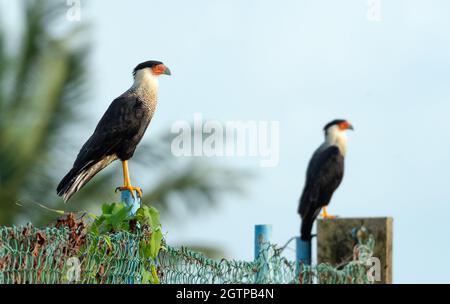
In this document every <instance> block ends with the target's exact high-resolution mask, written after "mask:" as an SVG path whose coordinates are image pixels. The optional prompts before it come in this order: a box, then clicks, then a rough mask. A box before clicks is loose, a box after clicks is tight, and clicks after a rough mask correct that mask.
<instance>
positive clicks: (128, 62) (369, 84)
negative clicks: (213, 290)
mask: <svg viewBox="0 0 450 304" xmlns="http://www.w3.org/2000/svg"><path fill="white" fill-rule="evenodd" d="M449 12H450V3H449V2H448V1H424V0H423V1H412V0H403V1H401V0H389V1H387V0H381V14H382V21H381V22H369V21H368V20H367V18H366V14H367V5H366V1H363V0H359V1H356V0H355V1H331V0H329V1H318V0H314V1H312V0H310V1H305V0H303V1H284V3H283V4H281V3H279V2H276V1H261V0H253V1H206V0H204V1H200V0H198V1H129V2H128V4H127V5H126V6H125V5H121V4H115V3H111V2H108V3H106V1H99V0H97V1H92V4H91V5H90V8H89V11H88V12H86V14H85V15H84V16H83V21H90V22H93V24H94V28H95V39H96V45H95V46H96V47H95V56H94V57H93V60H92V61H93V63H94V64H95V68H96V71H95V77H96V81H97V82H98V83H99V87H98V91H97V98H98V99H96V100H95V104H96V105H97V106H98V115H97V116H98V117H100V115H101V111H102V110H103V109H104V108H105V107H106V106H107V104H108V103H109V102H110V100H111V99H112V98H113V97H115V96H117V95H118V94H120V93H121V92H122V91H123V89H124V88H126V87H127V86H128V85H129V84H130V68H132V67H133V66H134V65H135V64H136V63H137V62H140V61H143V60H146V59H153V58H156V59H161V60H162V61H164V62H165V63H166V64H167V65H168V66H169V67H170V68H171V70H172V72H173V77H171V78H170V79H169V78H167V79H163V80H161V83H160V104H159V107H158V112H157V114H156V117H155V118H156V119H155V120H154V121H153V123H152V126H151V132H153V131H155V130H163V129H164V128H168V127H170V125H171V123H172V122H173V121H174V120H179V119H181V120H191V119H192V117H193V113H194V112H201V113H202V114H203V116H204V117H207V118H211V119H218V120H223V121H225V120H278V121H280V128H281V129H280V133H281V134H280V135H281V138H280V163H279V166H278V167H276V168H271V169H267V168H265V169H262V168H259V166H258V162H257V161H255V160H242V159H237V158H235V159H233V158H228V159H226V160H225V162H227V163H229V164H230V165H237V166H245V167H247V168H251V169H252V170H254V171H255V172H257V173H258V178H257V179H255V180H254V181H252V182H251V183H249V189H248V196H247V197H244V198H229V199H228V200H225V201H224V202H223V204H222V205H221V207H220V208H218V209H214V210H210V211H207V212H205V213H202V214H201V215H199V216H197V217H194V219H193V220H191V221H188V222H186V223H184V224H183V225H179V224H175V223H170V222H169V223H167V224H166V229H167V230H168V240H169V242H174V243H192V242H194V243H200V242H204V241H207V242H209V243H212V244H216V245H219V246H221V247H222V248H224V249H225V250H226V251H227V252H228V254H229V255H230V256H231V257H234V258H240V259H251V258H252V253H253V248H252V241H253V225H254V224H258V223H271V224H272V225H273V229H274V231H273V233H274V240H275V241H276V242H278V243H280V244H281V243H284V242H285V241H286V240H287V239H288V238H289V237H291V236H292V235H295V234H296V233H297V231H298V226H299V218H298V216H297V214H296V207H297V200H298V197H299V195H300V192H301V189H302V186H303V182H304V171H305V169H306V165H307V162H308V160H309V157H310V156H311V153H312V152H313V150H314V149H315V148H316V147H317V146H318V145H319V144H320V143H321V141H322V132H321V128H322V127H323V125H324V124H325V123H326V122H328V121H329V120H331V119H333V118H336V117H344V118H347V119H349V120H350V121H351V122H352V123H353V124H354V125H355V128H356V132H354V133H352V134H350V136H349V137H350V138H349V151H348V157H347V163H346V169H347V170H346V176H345V179H344V182H343V184H342V186H341V187H340V188H339V190H338V191H337V192H336V195H335V197H334V199H333V201H332V204H331V207H330V211H332V212H334V213H336V214H339V215H341V216H349V217H352V216H392V217H394V280H395V281H396V282H449V281H450V263H449V261H448V256H450V246H449V244H448V233H449V232H450V223H449V220H448V217H449V216H450V204H449V203H450V194H449V191H448V187H449V181H450V176H449V173H448V172H449V169H450V166H449V164H450V141H449V140H448V139H449V132H450V127H449V125H448V123H449V122H448V114H449V113H450V106H449V100H450V86H449V80H450V77H449V68H450V59H449V58H450V56H449V55H448V54H450V31H449V28H450V19H449V18H448V14H449ZM147 140H151V135H149V136H147ZM140 153H145V152H144V151H141V152H140Z"/></svg>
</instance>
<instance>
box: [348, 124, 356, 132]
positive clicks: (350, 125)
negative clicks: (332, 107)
mask: <svg viewBox="0 0 450 304" xmlns="http://www.w3.org/2000/svg"><path fill="white" fill-rule="evenodd" d="M347 130H352V131H355V128H353V125H352V124H348V126H347Z"/></svg>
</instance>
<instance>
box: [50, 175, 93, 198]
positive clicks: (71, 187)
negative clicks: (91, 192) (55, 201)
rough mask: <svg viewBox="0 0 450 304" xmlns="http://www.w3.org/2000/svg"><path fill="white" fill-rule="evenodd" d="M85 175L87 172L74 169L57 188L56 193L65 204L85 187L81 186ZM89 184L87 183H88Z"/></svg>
mask: <svg viewBox="0 0 450 304" xmlns="http://www.w3.org/2000/svg"><path fill="white" fill-rule="evenodd" d="M84 173H85V170H78V169H77V168H72V169H71V170H70V171H69V173H67V174H66V176H64V178H63V179H62V180H61V182H60V183H59V185H58V187H57V188H56V192H57V193H58V195H59V196H62V197H63V198H64V202H67V201H68V200H69V199H70V197H71V196H72V195H73V194H74V193H75V192H76V191H77V190H78V189H80V188H81V187H82V186H83V185H84V183H83V185H82V184H81V182H82V179H81V178H80V176H82V175H83V174H84ZM86 182H87V181H86ZM77 188H78V189H77Z"/></svg>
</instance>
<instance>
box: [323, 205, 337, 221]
mask: <svg viewBox="0 0 450 304" xmlns="http://www.w3.org/2000/svg"><path fill="white" fill-rule="evenodd" d="M321 215H322V217H323V218H324V219H332V218H336V216H335V215H329V214H328V213H327V207H323V208H322V214H321Z"/></svg>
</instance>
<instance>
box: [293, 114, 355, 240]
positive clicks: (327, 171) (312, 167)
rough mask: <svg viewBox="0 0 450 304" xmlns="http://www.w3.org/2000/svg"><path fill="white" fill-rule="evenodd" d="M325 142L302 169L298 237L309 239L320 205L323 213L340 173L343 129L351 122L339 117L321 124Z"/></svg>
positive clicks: (348, 128)
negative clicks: (299, 231) (303, 171)
mask: <svg viewBox="0 0 450 304" xmlns="http://www.w3.org/2000/svg"><path fill="white" fill-rule="evenodd" d="M323 130H324V132H325V142H324V143H323V144H322V145H321V146H320V147H319V148H318V149H317V150H316V151H315V152H314V154H313V156H312V158H311V160H310V161H309V165H308V170H307V171H306V182H305V187H304V189H303V193H302V196H301V197H300V204H299V207H298V213H299V214H300V217H301V218H302V226H301V239H302V240H304V241H309V240H311V230H312V226H313V223H314V220H315V219H316V218H317V216H318V215H319V212H320V210H321V209H322V208H323V214H322V216H323V217H324V218H332V217H333V216H330V215H329V214H327V209H326V206H328V204H329V203H330V200H331V197H332V196H333V193H334V191H335V190H336V189H337V187H338V186H339V184H340V183H341V181H342V178H343V176H344V157H345V152H346V149H347V136H346V131H347V130H353V126H352V125H351V124H350V123H348V122H347V121H346V120H343V119H336V120H333V121H332V122H330V123H328V124H327V125H326V126H325V127H324V128H323Z"/></svg>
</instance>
